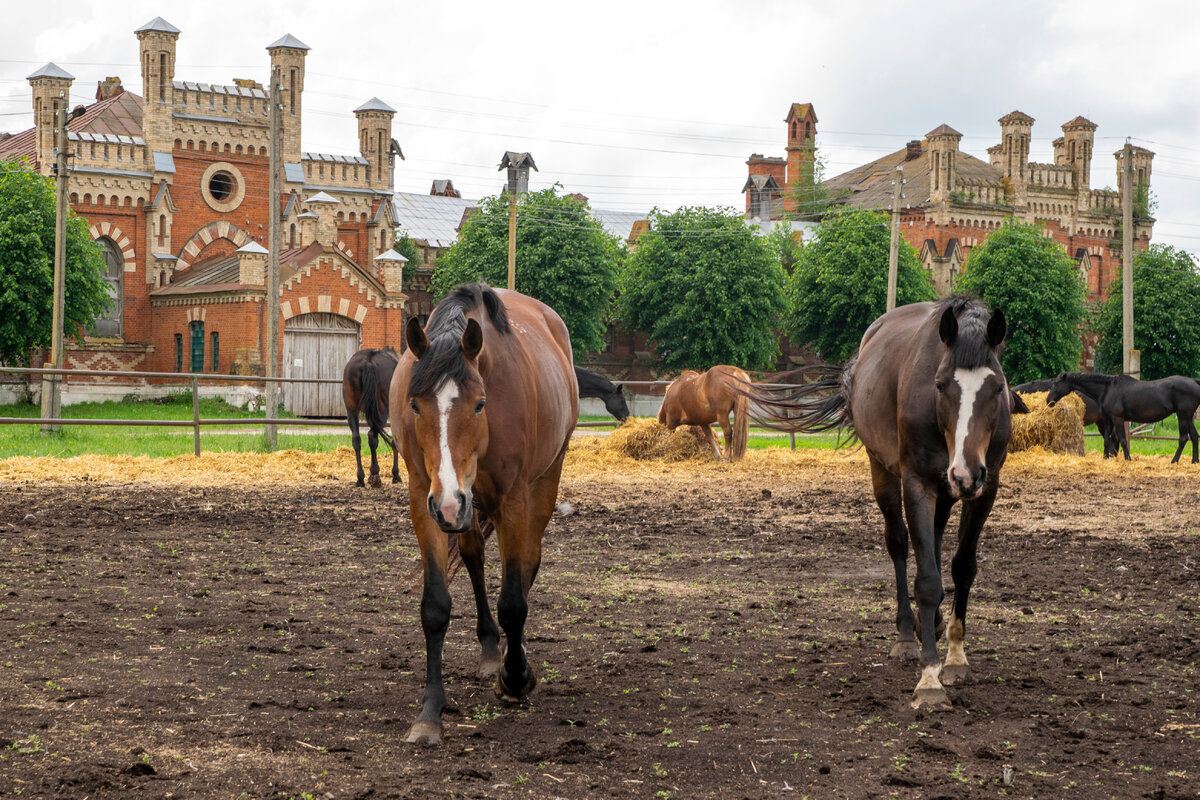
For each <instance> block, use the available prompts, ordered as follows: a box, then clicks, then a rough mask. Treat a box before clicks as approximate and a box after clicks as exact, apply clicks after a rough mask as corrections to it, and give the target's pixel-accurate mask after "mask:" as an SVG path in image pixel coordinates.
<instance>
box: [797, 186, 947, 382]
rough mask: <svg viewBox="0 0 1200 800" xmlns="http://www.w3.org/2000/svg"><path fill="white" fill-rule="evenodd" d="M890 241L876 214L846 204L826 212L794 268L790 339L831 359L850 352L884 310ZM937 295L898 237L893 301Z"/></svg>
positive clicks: (909, 248)
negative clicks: (808, 344)
mask: <svg viewBox="0 0 1200 800" xmlns="http://www.w3.org/2000/svg"><path fill="white" fill-rule="evenodd" d="M890 244H891V231H890V230H889V228H888V225H887V223H886V222H885V221H884V217H883V215H882V214H880V213H879V212H876V211H863V210H854V209H849V208H847V209H843V210H840V211H838V212H836V213H833V214H830V215H827V216H826V218H825V219H824V220H823V221H822V222H821V224H820V225H819V226H818V227H817V230H816V233H815V235H814V237H813V240H812V241H811V242H810V243H809V244H806V245H805V246H804V248H803V249H802V250H801V251H800V257H799V258H798V259H797V260H796V264H795V267H794V268H793V270H792V279H791V282H790V284H789V286H788V291H789V299H790V301H791V325H790V329H789V330H790V333H791V335H792V340H793V341H796V342H811V343H812V345H813V347H814V348H816V351H817V353H818V354H819V355H820V356H821V357H822V358H824V359H826V360H827V361H831V362H834V363H841V362H843V361H845V360H846V359H848V358H850V357H851V356H852V355H854V353H855V351H857V350H858V345H859V342H860V341H861V340H862V335H863V333H864V332H865V331H866V330H867V326H869V325H870V324H871V323H872V322H874V321H875V319H876V318H877V317H878V316H879V315H880V314H882V313H883V312H884V311H885V310H886V309H887V272H888V250H889V248H890ZM936 296H937V294H936V292H934V290H933V283H932V280H931V279H930V277H929V273H928V272H926V271H925V269H924V268H923V267H922V266H921V262H920V261H919V260H918V258H917V251H916V250H914V249H913V248H912V245H910V244H908V242H906V241H904V238H903V237H901V239H900V251H899V258H898V262H897V274H896V303H897V305H906V304H908V303H918V302H921V301H923V300H932V299H934V298H935V297H936Z"/></svg>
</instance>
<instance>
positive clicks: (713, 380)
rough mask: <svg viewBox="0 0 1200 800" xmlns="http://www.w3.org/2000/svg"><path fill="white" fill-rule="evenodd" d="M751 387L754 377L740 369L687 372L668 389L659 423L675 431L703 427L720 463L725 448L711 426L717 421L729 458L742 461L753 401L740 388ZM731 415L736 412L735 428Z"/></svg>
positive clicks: (722, 366) (725, 368)
mask: <svg viewBox="0 0 1200 800" xmlns="http://www.w3.org/2000/svg"><path fill="white" fill-rule="evenodd" d="M748 385H750V376H749V375H747V374H746V372H745V370H741V369H738V368H737V367H730V366H725V365H723V364H721V365H718V366H715V367H712V368H711V369H709V370H708V371H707V372H696V371H695V370H690V369H689V370H686V371H685V372H684V373H683V374H681V375H680V376H679V377H678V378H676V379H675V380H674V381H673V382H672V383H671V385H670V386H668V387H667V393H666V395H664V396H663V402H662V406H661V407H660V408H659V409H658V421H659V422H660V423H662V424H663V425H666V426H667V428H668V430H672V431H673V430H675V429H676V428H678V427H679V426H680V425H695V426H697V427H699V428H700V430H701V431H702V432H703V435H704V438H705V441H707V442H708V443H709V445H711V446H712V449H713V452H715V453H716V456H717V460H718V461H720V460H721V448H719V447H717V439H716V437H715V436H713V432H712V428H710V427H709V425H711V424H712V423H714V422H716V423H718V424H719V425H720V426H721V433H722V434H723V435H724V437H725V458H726V459H727V460H728V461H740V460H741V458H742V456H744V455H746V441H747V439H748V438H749V437H748V434H749V429H750V413H749V400H747V398H746V394H745V393H744V392H742V391H739V388H740V387H744V386H748ZM730 412H732V413H733V426H732V427H730V425H729V414H730Z"/></svg>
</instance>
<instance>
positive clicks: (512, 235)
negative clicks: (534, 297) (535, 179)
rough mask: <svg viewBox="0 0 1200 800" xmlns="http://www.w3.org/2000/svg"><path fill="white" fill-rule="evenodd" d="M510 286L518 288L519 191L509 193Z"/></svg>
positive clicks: (510, 287)
mask: <svg viewBox="0 0 1200 800" xmlns="http://www.w3.org/2000/svg"><path fill="white" fill-rule="evenodd" d="M508 288H509V291H516V288H517V193H516V192H513V191H510V192H509V193H508Z"/></svg>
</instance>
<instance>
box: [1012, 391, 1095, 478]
mask: <svg viewBox="0 0 1200 800" xmlns="http://www.w3.org/2000/svg"><path fill="white" fill-rule="evenodd" d="M1053 385H1054V378H1047V379H1045V380H1040V381H1028V382H1026V383H1022V384H1018V385H1017V386H1014V387H1012V390H1013V391H1014V392H1018V393H1020V394H1032V393H1033V392H1049V391H1050V387H1052V386H1053ZM1075 394H1077V395H1079V399H1080V400H1082V401H1083V424H1084V425H1095V426H1096V430H1098V431H1099V432H1100V438H1101V440H1102V441H1103V442H1104V457H1105V458H1112V457H1113V456H1115V455H1116V454H1117V447H1118V445H1117V439H1116V437H1115V436H1114V435H1113V423H1112V419H1111V418H1110V417H1109V416H1108V414H1105V413H1104V412H1103V411H1102V410H1101V409H1100V404H1099V403H1097V402H1096V401H1095V399H1093V398H1092V397H1089V396H1088V395H1086V394H1080V393H1079V392H1076V393H1075ZM1065 396H1066V395H1064V397H1065ZM1058 399H1059V400H1061V399H1062V398H1061V397H1060V398H1058ZM1056 402H1057V400H1056ZM1047 405H1053V404H1051V403H1047Z"/></svg>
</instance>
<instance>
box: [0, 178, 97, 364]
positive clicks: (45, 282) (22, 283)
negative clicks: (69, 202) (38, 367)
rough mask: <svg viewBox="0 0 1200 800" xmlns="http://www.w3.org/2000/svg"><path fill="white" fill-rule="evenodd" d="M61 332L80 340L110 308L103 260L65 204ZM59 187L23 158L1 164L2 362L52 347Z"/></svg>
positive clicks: (21, 361) (25, 361) (14, 361)
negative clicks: (65, 221)
mask: <svg viewBox="0 0 1200 800" xmlns="http://www.w3.org/2000/svg"><path fill="white" fill-rule="evenodd" d="M67 213H68V217H67V226H66V227H67V237H66V245H67V250H66V256H67V258H66V273H65V275H64V277H63V283H64V296H63V334H64V336H66V337H71V336H74V337H76V338H79V337H81V336H82V335H83V333H84V330H85V329H86V327H87V326H88V325H89V324H91V323H92V321H93V320H95V319H96V318H98V317H100V316H101V315H103V314H105V313H106V312H107V311H108V310H109V309H110V308H112V300H111V299H110V298H109V295H108V283H107V282H106V281H105V280H104V275H105V270H106V267H105V263H104V257H103V255H102V254H101V251H100V248H99V246H97V244H96V243H95V242H94V241H92V237H91V234H90V233H89V232H88V225H87V222H86V221H84V220H83V219H82V218H80V217H77V216H75V214H74V212H72V211H71V210H70V207H68V210H67ZM54 218H55V201H54V184H53V182H52V181H51V180H50V179H49V178H46V177H43V176H41V175H38V174H37V173H35V172H34V171H33V170H31V169H30V168H29V167H28V166H27V165H26V164H25V163H23V162H20V161H16V160H10V161H0V361H3V362H6V363H9V364H14V365H16V364H28V363H29V357H30V355H31V354H32V351H33V350H34V348H38V347H45V348H48V347H50V345H51V341H52V336H51V326H52V322H53V316H52V314H53V303H54V233H55V231H54V228H55V224H54Z"/></svg>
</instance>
